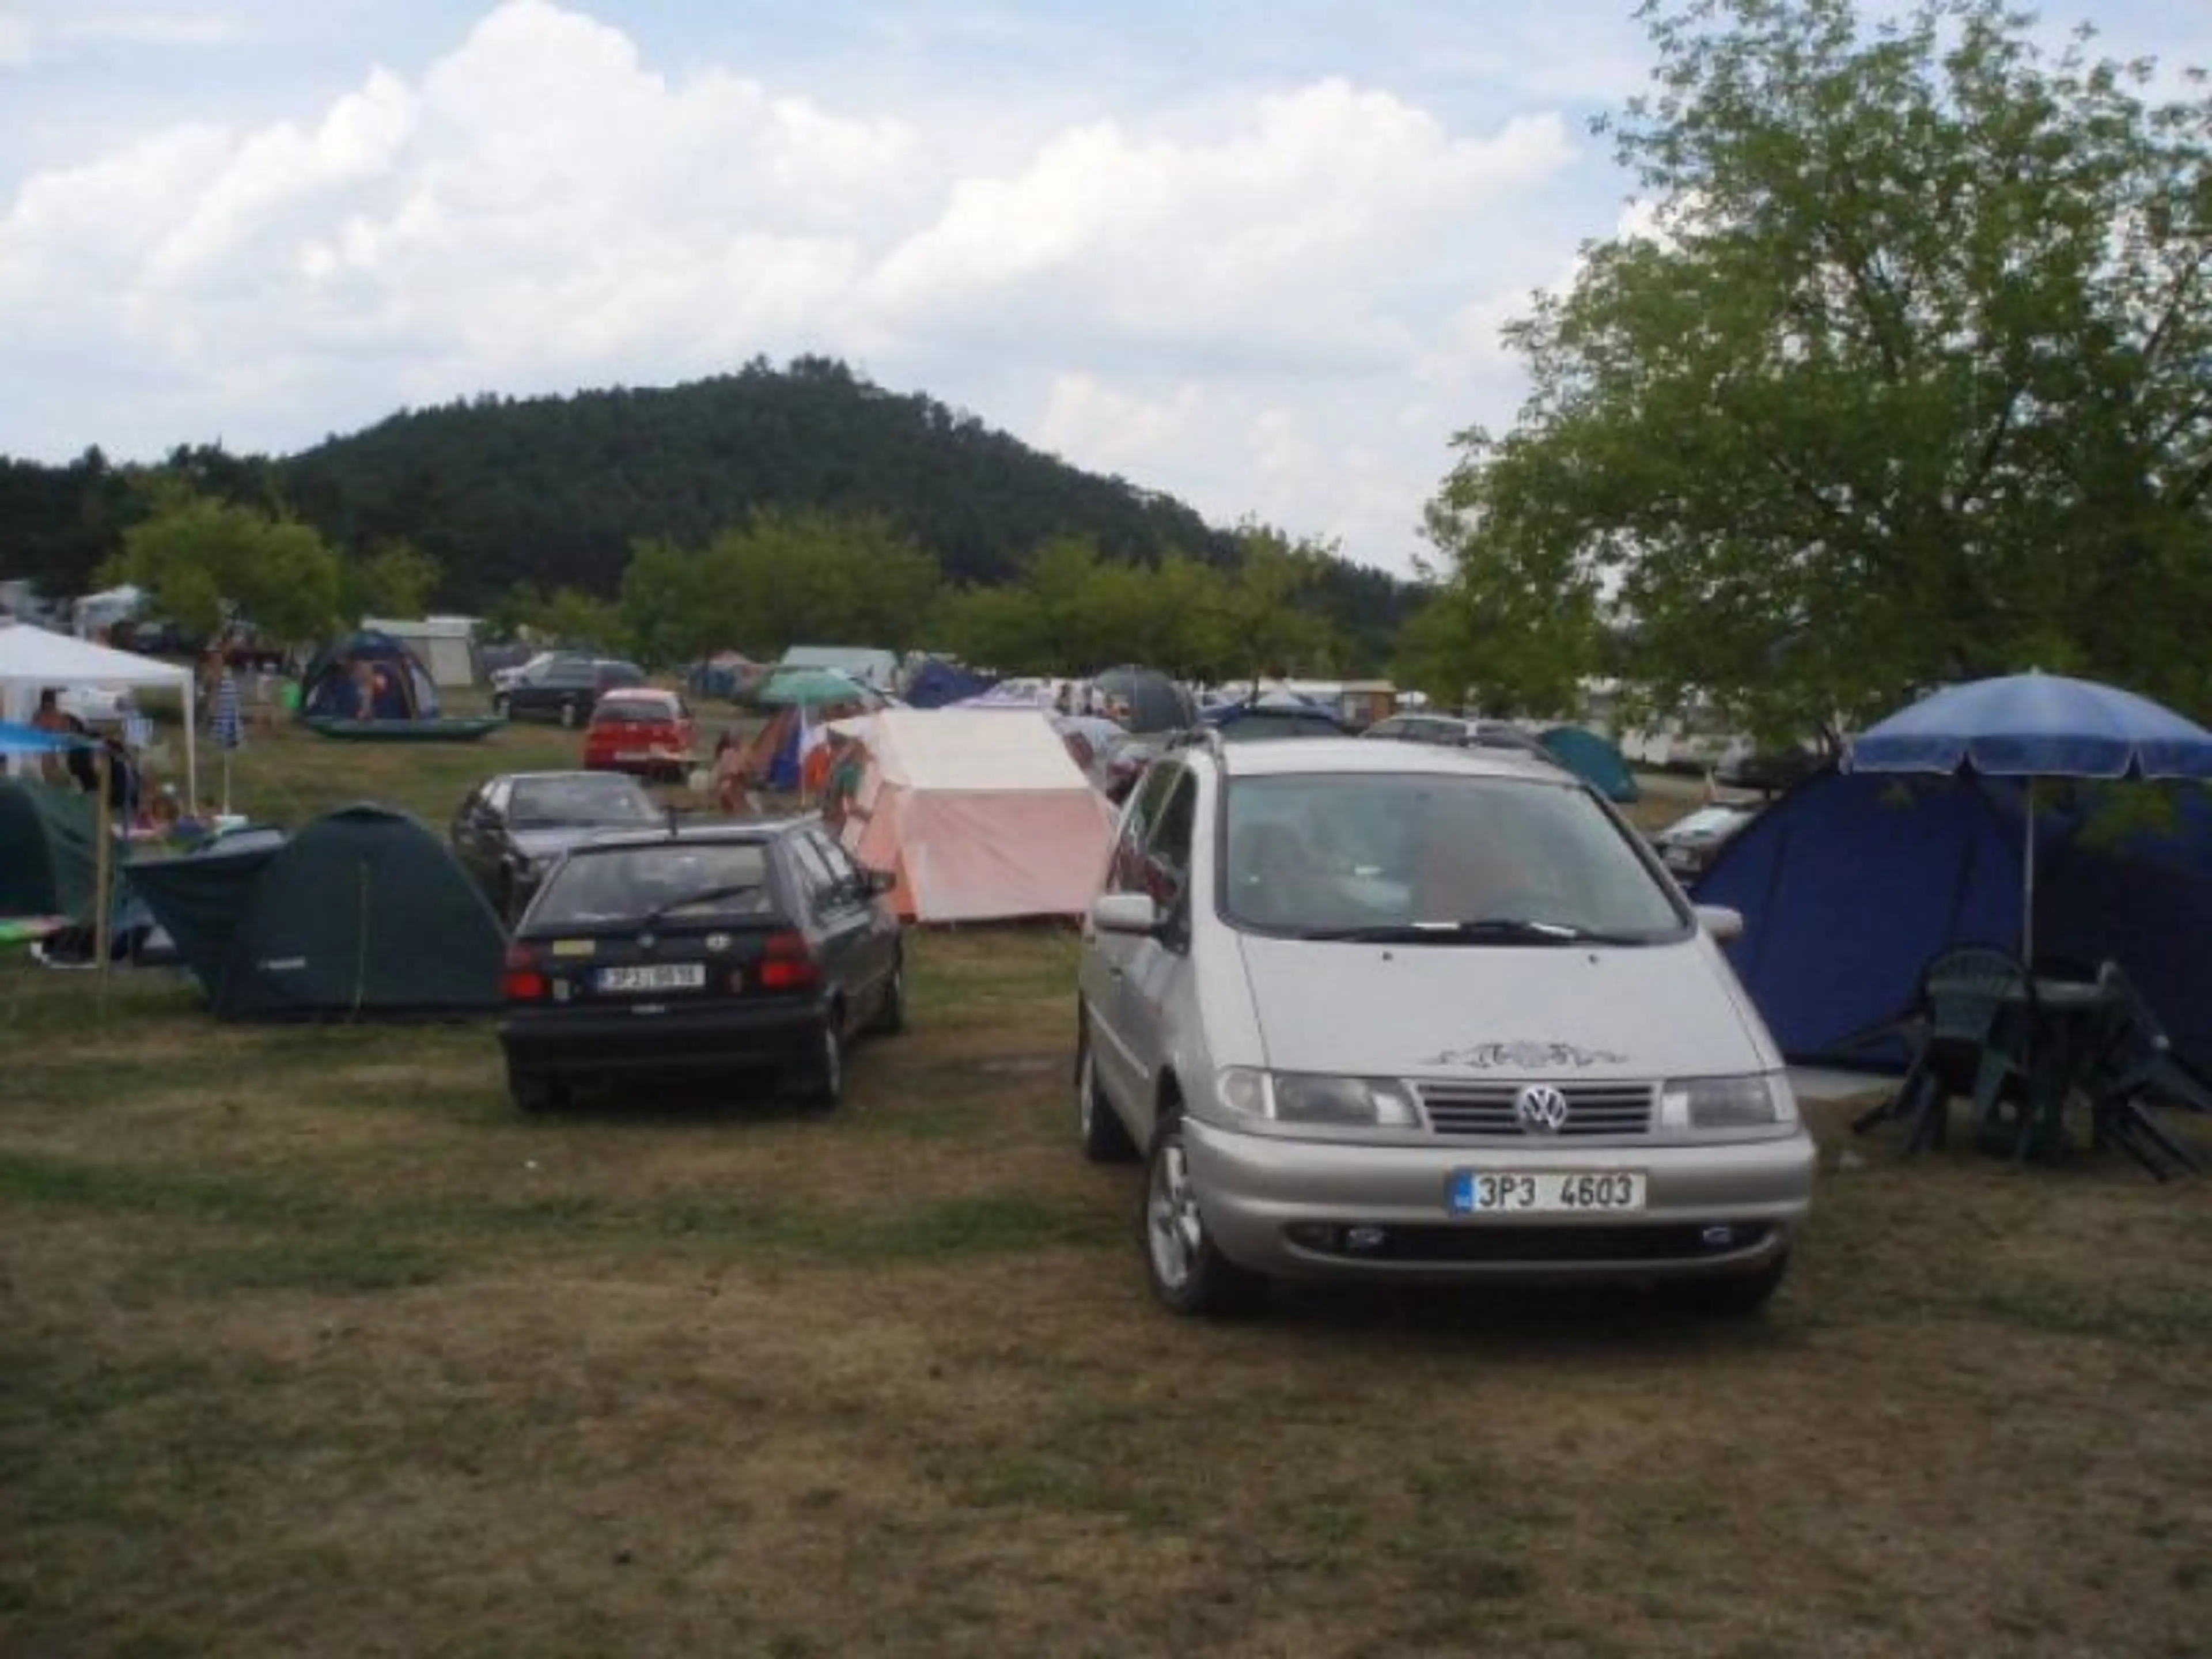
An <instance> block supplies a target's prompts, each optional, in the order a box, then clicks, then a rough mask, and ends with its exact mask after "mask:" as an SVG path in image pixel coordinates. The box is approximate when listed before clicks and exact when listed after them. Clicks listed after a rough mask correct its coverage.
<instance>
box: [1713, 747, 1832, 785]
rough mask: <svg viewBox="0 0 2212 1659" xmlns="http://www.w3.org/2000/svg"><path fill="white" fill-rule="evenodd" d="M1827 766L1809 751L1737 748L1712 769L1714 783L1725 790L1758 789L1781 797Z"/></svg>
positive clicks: (1815, 754)
mask: <svg viewBox="0 0 2212 1659" xmlns="http://www.w3.org/2000/svg"><path fill="white" fill-rule="evenodd" d="M1826 764H1827V761H1826V757H1823V756H1821V755H1820V754H1819V753H1818V752H1817V751H1815V750H1811V749H1807V748H1802V747H1800V748H1796V749H1774V750H1755V749H1750V748H1738V749H1733V750H1729V753H1727V754H1725V755H1723V756H1722V757H1721V760H1720V764H1719V765H1717V766H1716V767H1715V768H1714V769H1713V781H1714V782H1715V783H1717V784H1719V785H1720V786H1721V787H1723V788H1724V789H1756V790H1758V791H1759V793H1761V794H1763V795H1778V794H1780V793H1782V792H1783V791H1784V790H1785V789H1788V788H1790V787H1792V786H1794V785H1796V784H1799V783H1802V782H1803V781H1805V780H1806V779H1807V778H1809V777H1811V776H1812V775H1813V774H1814V773H1815V772H1817V771H1819V770H1820V769H1821V768H1822V767H1824V766H1826Z"/></svg>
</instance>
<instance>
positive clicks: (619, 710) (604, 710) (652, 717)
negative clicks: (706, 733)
mask: <svg viewBox="0 0 2212 1659" xmlns="http://www.w3.org/2000/svg"><path fill="white" fill-rule="evenodd" d="M675 722H676V711H675V710H674V709H673V708H670V707H669V706H668V705H667V704H666V703H665V702H647V701H646V700H644V699H642V698H638V697H603V698H601V699H600V701H599V708H597V709H595V710H593V711H592V724H593V725H594V726H672V725H674V724H675Z"/></svg>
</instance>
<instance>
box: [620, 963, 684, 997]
mask: <svg viewBox="0 0 2212 1659" xmlns="http://www.w3.org/2000/svg"><path fill="white" fill-rule="evenodd" d="M706 982H707V970H706V969H705V968H704V967H702V965H701V964H700V963H696V962H664V963H654V964H653V966H651V967H649V968H602V969H599V989H601V990H602V991H696V990H697V989H699V988H700V987H702V986H703V985H704V984H706Z"/></svg>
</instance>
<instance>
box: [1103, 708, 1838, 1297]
mask: <svg viewBox="0 0 2212 1659" xmlns="http://www.w3.org/2000/svg"><path fill="white" fill-rule="evenodd" d="M1740 929H1741V919H1740V918H1739V917H1737V916H1736V915H1735V914H1734V913H1732V912H1728V911H1721V910H1713V911H1702V912H1701V911H1698V910H1693V908H1692V906H1691V905H1690V903H1689V902H1688V901H1687V900H1686V898H1685V897H1684V896H1682V893H1681V890H1680V889H1679V888H1678V887H1677V886H1676V885H1675V884H1674V881H1673V880H1672V879H1671V878H1669V877H1668V874H1667V872H1666V871H1665V870H1664V869H1663V868H1662V866H1661V865H1660V864H1659V862H1658V860H1656V858H1655V857H1654V856H1653V854H1652V853H1651V851H1650V848H1648V847H1646V846H1645V845H1644V842H1643V841H1642V839H1641V838H1640V837H1639V836H1638V835H1637V834H1636V832H1635V831H1634V830H1633V829H1631V828H1630V827H1629V825H1628V824H1627V823H1626V821H1625V820H1623V819H1622V818H1621V817H1620V815H1619V814H1618V813H1617V812H1615V811H1613V808H1612V807H1610V806H1609V805H1607V804H1606V802H1604V801H1603V800H1602V799H1600V798H1599V797H1598V796H1597V795H1596V794H1595V793H1594V792H1593V791H1592V790H1590V789H1589V787H1587V786H1586V785H1584V784H1583V783H1582V782H1581V781H1579V780H1578V779H1576V778H1574V777H1573V776H1571V775H1568V774H1566V773H1564V772H1562V771H1561V770H1560V769H1559V768H1557V767H1554V766H1552V765H1549V764H1547V763H1543V762H1541V761H1539V760H1536V759H1534V758H1533V757H1522V756H1519V755H1517V754H1516V753H1513V752H1511V751H1507V750H1466V749H1457V748H1443V747H1432V746H1430V745H1426V744H1398V743H1370V742H1364V741H1361V740H1358V739H1352V738H1316V739H1312V740H1310V741H1308V742H1304V743H1281V744H1220V743H1218V741H1214V740H1211V739H1209V738H1206V737H1204V736H1203V735H1202V734H1201V735H1200V736H1196V737H1194V738H1188V739H1184V740H1182V741H1181V742H1180V743H1179V744H1178V745H1177V746H1176V747H1173V748H1170V750H1168V751H1167V752H1165V753H1164V754H1163V755H1162V756H1161V757H1159V758H1158V760H1156V761H1154V762H1153V763H1152V767H1151V769H1149V770H1148V771H1147V772H1146V775H1145V779H1144V781H1143V783H1142V784H1141V785H1140V786H1139V788H1138V789H1137V791H1136V793H1134V794H1133V796H1132V797H1131V799H1130V800H1129V802H1128V804H1127V806H1126V807H1125V808H1124V809H1123V815H1122V817H1121V829H1120V834H1119V837H1118V840H1117V842H1116V845H1115V850H1114V853H1113V855H1112V859H1111V861H1110V867H1109V870H1108V872H1107V874H1106V879H1105V884H1104V890H1103V891H1102V892H1101V893H1100V894H1099V896H1098V897H1097V900H1096V902H1094V904H1093V906H1092V908H1091V914H1090V915H1089V917H1088V919H1087V921H1086V923H1085V928H1084V936H1083V945H1082V953H1081V968H1080V974H1079V1009H1078V1030H1079V1039H1078V1050H1077V1061H1076V1068H1075V1069H1076V1109H1077V1124H1078V1129H1079V1134H1080V1136H1081V1139H1082V1145H1083V1147H1084V1150H1085V1153H1086V1154H1087V1155H1088V1156H1090V1157H1091V1158H1093V1159H1096V1160H1100V1161H1104V1160H1109V1159H1113V1158H1129V1157H1133V1156H1139V1155H1141V1156H1142V1157H1143V1158H1146V1161H1147V1163H1148V1164H1149V1171H1148V1175H1147V1180H1146V1204H1145V1212H1144V1213H1145V1244H1146V1263H1147V1265H1148V1267H1149V1268H1150V1270H1151V1274H1152V1285H1153V1288H1154V1290H1155V1291H1156V1292H1157V1294H1158V1297H1160V1299H1161V1300H1162V1301H1163V1302H1164V1303H1165V1304H1167V1305H1168V1306H1169V1307H1170V1308H1171V1309H1173V1310H1176V1311H1178V1312H1184V1313H1220V1312H1228V1311H1232V1310H1237V1309H1238V1308H1240V1307H1243V1306H1244V1305H1246V1304H1249V1303H1250V1302H1251V1301H1252V1300H1253V1299H1254V1298H1255V1293H1256V1292H1257V1291H1260V1290H1261V1288H1262V1287H1263V1286H1264V1285H1265V1284H1266V1282H1267V1280H1268V1279H1275V1278H1282V1279H1321V1278H1336V1279H1347V1278H1348V1279H1370V1280H1375V1279H1462V1280H1464V1279H1517V1280H1523V1281H1525V1280H1530V1279H1534V1280H1541V1281H1561V1280H1569V1279H1636V1280H1652V1281H1667V1282H1670V1283H1672V1284H1674V1285H1679V1286H1680V1287H1681V1289H1682V1290H1683V1291H1686V1292H1688V1293H1689V1295H1690V1296H1691V1297H1692V1299H1694V1300H1696V1301H1697V1302H1699V1303H1700V1304H1705V1305H1708V1306H1714V1307H1717V1308H1720V1309H1723V1310H1735V1311H1751V1310H1756V1309H1758V1308H1759V1307H1760V1306H1762V1305H1763V1304H1765V1301H1766V1299H1767V1297H1769V1296H1771V1294H1772V1292H1773V1291H1774V1290H1775V1288H1776V1287H1777V1286H1778V1285H1779V1284H1780V1283H1781V1281H1782V1279H1783V1275H1784V1272H1785V1270H1786V1267H1787V1264H1788V1261H1789V1258H1790V1245H1791V1243H1792V1241H1793V1240H1794V1239H1795V1238H1796V1235H1797V1232H1798V1230H1799V1229H1800V1228H1801V1227H1802V1225H1803V1224H1804V1221H1805V1218H1806V1216H1807V1213H1808V1209H1809V1206H1810V1203H1811V1195H1812V1188H1813V1175H1814V1144H1813V1141H1812V1139H1811V1138H1810V1136H1809V1135H1808V1133H1807V1132H1806V1130H1805V1127H1804V1126H1803V1124H1802V1122H1801V1121H1800V1120H1799V1116H1798V1113H1797V1106H1796V1099H1795V1097H1793V1095H1792V1093H1791V1091H1790V1082H1789V1079H1788V1077H1787V1075H1786V1074H1785V1072H1784V1066H1783V1060H1782V1057H1781V1055H1780V1054H1779V1053H1778V1051H1777V1050H1776V1048H1775V1045H1774V1043H1773V1042H1772V1040H1771V1038H1770V1037H1769V1036H1768V1034H1767V1032H1766V1030H1765V1026H1764V1025H1763V1024H1761V1023H1760V1020H1759V1015H1758V1013H1757V1012H1756V1011H1755V1010H1754V1009H1753V1006H1752V1005H1751V1002H1750V1000H1749V998H1748V997H1747V995H1746V994H1745V993H1744V990H1743V988H1742V987H1741V985H1740V984H1739V983H1738V982H1737V981H1736V978H1735V974H1734V973H1733V972H1732V971H1731V970H1730V969H1729V965H1728V962H1727V960H1726V958H1725V957H1723V955H1722V954H1721V951H1720V948H1719V942H1720V940H1721V939H1723V938H1726V937H1730V936H1733V934H1734V933H1735V932H1736V931H1739V930H1740Z"/></svg>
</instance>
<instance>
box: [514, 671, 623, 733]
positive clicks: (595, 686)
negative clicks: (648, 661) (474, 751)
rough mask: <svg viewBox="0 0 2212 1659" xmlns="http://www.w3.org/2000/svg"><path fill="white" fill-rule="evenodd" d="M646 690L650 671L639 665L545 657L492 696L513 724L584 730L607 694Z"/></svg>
mask: <svg viewBox="0 0 2212 1659" xmlns="http://www.w3.org/2000/svg"><path fill="white" fill-rule="evenodd" d="M643 684H645V671H644V670H643V669H641V668H640V667H639V666H638V665H636V664H635V663H634V662H623V661H620V660H618V659H615V658H612V657H558V656H556V657H546V658H544V659H541V660H539V661H537V662H533V663H532V664H531V665H529V666H528V667H527V668H525V669H524V670H523V671H521V672H520V673H519V674H517V675H515V676H514V677H513V678H512V679H510V680H508V681H507V684H504V685H502V686H501V687H500V688H499V690H496V691H495V692H493V693H492V695H491V706H492V708H493V711H494V712H495V713H496V714H504V715H506V716H507V718H508V719H509V720H558V721H560V722H561V724H562V725H563V726H581V725H582V724H583V723H584V722H585V721H586V720H589V719H590V718H591V714H592V709H594V708H597V707H598V706H599V699H600V697H601V696H604V695H605V694H606V693H607V692H609V691H611V690H615V689H616V688H617V687H618V686H626V685H643Z"/></svg>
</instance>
